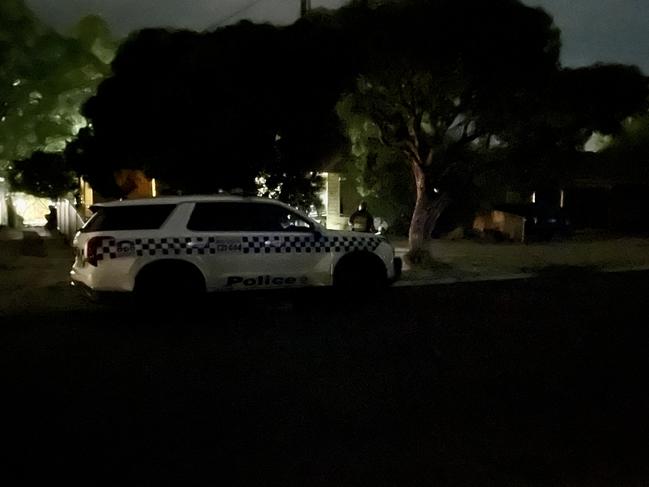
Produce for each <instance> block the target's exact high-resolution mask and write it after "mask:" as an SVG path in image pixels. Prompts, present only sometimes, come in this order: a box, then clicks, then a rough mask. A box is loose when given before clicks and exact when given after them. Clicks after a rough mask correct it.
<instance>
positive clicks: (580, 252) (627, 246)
mask: <svg viewBox="0 0 649 487" xmlns="http://www.w3.org/2000/svg"><path fill="white" fill-rule="evenodd" d="M391 242H392V244H393V245H394V246H395V248H396V252H397V255H398V256H400V257H402V258H403V256H404V255H405V254H406V252H407V251H408V242H407V241H406V240H398V239H392V240H391ZM430 245H431V247H430V249H431V254H432V256H433V262H432V263H431V265H430V266H429V267H428V268H426V269H419V268H418V269H413V268H410V266H409V265H408V263H407V260H406V261H405V263H404V270H403V275H402V279H401V280H400V281H398V282H397V283H396V284H395V285H396V286H413V285H429V284H449V283H456V282H468V281H484V280H503V279H520V278H527V277H533V276H536V275H539V274H542V273H544V272H552V271H579V270H586V271H597V272H623V271H630V270H649V238H639V237H637V238H634V237H621V236H615V235H603V234H592V233H590V234H589V233H582V234H577V235H575V237H574V238H571V239H569V240H564V241H552V242H542V243H532V244H520V243H487V242H481V241H470V240H455V241H452V240H435V241H433V242H431V244H430ZM73 259H74V256H73V250H72V248H71V247H70V246H69V245H68V244H67V243H66V242H65V241H64V240H63V237H61V235H60V234H58V233H55V234H51V233H50V232H48V231H47V230H45V229H44V228H42V227H27V228H24V229H22V230H14V229H10V228H7V227H0V312H2V311H3V310H8V309H13V310H15V309H24V308H29V307H30V306H34V305H35V306H43V305H47V306H48V307H51V308H58V307H61V308H65V307H66V306H67V305H69V304H70V299H77V298H78V299H82V298H81V297H80V296H76V294H75V293H71V292H70V289H69V284H68V274H69V271H70V266H71V264H72V261H73ZM71 295H75V296H76V297H75V298H72V297H71Z"/></svg>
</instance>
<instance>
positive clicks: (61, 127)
mask: <svg viewBox="0 0 649 487" xmlns="http://www.w3.org/2000/svg"><path fill="white" fill-rule="evenodd" d="M74 35H78V36H79V37H78V38H75V37H66V36H63V35H61V34H59V33H58V32H56V31H54V30H53V29H51V28H49V27H48V26H46V25H44V24H43V23H42V22H40V21H39V20H38V19H37V18H36V17H34V15H33V14H32V12H31V11H30V10H29V9H28V8H27V7H26V6H25V4H24V2H23V0H7V1H3V2H2V3H1V4H0V171H2V170H8V169H9V170H10V164H11V161H14V160H21V161H22V164H23V166H24V165H25V164H27V161H32V162H39V163H40V162H44V161H45V160H44V159H43V158H41V157H35V158H30V155H31V154H32V153H33V152H34V151H38V150H40V151H45V152H57V151H59V152H60V151H62V150H63V149H64V148H65V146H66V144H67V142H68V141H69V140H70V139H71V138H72V137H73V136H74V135H76V133H77V132H78V130H79V129H80V128H81V127H83V126H84V125H85V123H86V121H85V119H84V118H83V117H82V115H81V114H80V107H81V104H82V103H83V102H84V101H85V100H86V99H87V98H88V97H89V96H90V95H91V94H92V93H93V92H94V90H95V88H96V86H97V84H98V83H99V81H100V80H101V79H102V78H103V77H104V76H106V74H107V73H108V71H109V65H108V64H107V62H109V61H110V58H111V56H112V54H111V49H113V48H114V46H113V41H112V40H111V39H110V36H109V34H108V30H107V27H106V24H105V23H104V22H103V21H102V20H101V19H99V18H95V17H92V18H86V19H82V20H81V22H80V23H79V25H78V26H77V28H76V29H75V32H74ZM36 172H39V171H36ZM42 173H43V174H45V173H48V171H44V172H42ZM35 190H36V191H38V190H37V189H35Z"/></svg>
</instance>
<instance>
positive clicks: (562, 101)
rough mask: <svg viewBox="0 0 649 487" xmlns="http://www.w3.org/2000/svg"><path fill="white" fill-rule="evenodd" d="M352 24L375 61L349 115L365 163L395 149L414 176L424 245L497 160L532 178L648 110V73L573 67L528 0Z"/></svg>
mask: <svg viewBox="0 0 649 487" xmlns="http://www.w3.org/2000/svg"><path fill="white" fill-rule="evenodd" d="M360 11H363V12H364V13H363V14H362V15H361V14H360V13H359V12H360ZM354 14H355V15H354ZM347 15H348V18H350V19H351V20H352V23H355V24H356V25H357V26H358V30H357V31H359V32H360V35H361V36H362V37H363V38H364V39H365V41H366V42H367V44H368V46H369V47H368V49H369V55H368V56H367V63H366V64H365V65H364V66H363V67H362V70H361V75H360V76H359V78H358V81H357V85H356V88H355V89H354V90H351V91H350V92H349V94H348V95H347V97H346V98H345V99H344V102H343V104H342V105H341V106H339V112H340V113H341V116H342V117H343V119H344V120H345V121H346V125H347V130H348V133H349V134H350V138H351V140H352V142H353V143H354V145H355V147H356V149H355V151H354V152H355V154H356V156H357V157H360V158H361V160H362V161H364V162H361V164H365V165H366V167H368V168H369V165H370V164H376V162H377V161H381V158H379V157H377V155H380V154H385V148H388V149H390V150H391V151H392V152H391V154H392V157H394V158H397V159H398V160H400V161H402V163H405V166H406V167H407V168H408V170H409V171H410V172H411V173H412V176H413V177H412V179H413V182H414V187H415V193H416V202H415V209H414V212H413V216H412V220H411V225H410V241H411V246H413V247H417V246H421V245H423V243H424V242H425V240H426V239H428V238H430V236H431V233H432V231H433V229H434V227H435V224H436V222H437V219H438V218H439V216H440V214H441V213H442V211H443V210H444V208H445V207H446V206H447V205H448V204H449V202H450V201H452V200H453V199H455V200H458V199H466V198H467V196H468V195H470V194H471V187H472V186H475V185H476V184H479V183H478V182H477V181H479V178H477V176H478V175H480V174H488V172H489V171H493V170H494V163H495V162H502V161H503V160H508V161H509V162H510V168H511V169H514V172H515V173H516V174H517V175H518V176H520V174H521V173H525V172H529V169H530V165H531V166H533V164H532V162H533V160H539V158H542V157H543V156H547V155H548V154H552V153H554V152H556V151H559V150H565V149H567V148H570V150H572V151H575V150H578V149H579V145H580V144H581V145H582V146H583V143H584V142H585V141H586V140H587V139H588V137H589V136H590V135H591V134H592V132H593V131H594V130H599V131H602V132H607V133H608V132H612V131H614V130H616V128H617V127H619V125H620V123H621V122H622V120H623V119H624V118H625V117H627V116H629V115H631V114H633V113H636V112H637V111H638V110H641V109H642V107H643V106H644V104H645V102H646V97H647V81H646V79H645V78H644V77H643V76H642V74H641V73H640V72H639V71H638V70H637V69H636V68H631V67H623V66H596V67H592V68H585V69H581V70H565V69H561V67H560V65H559V52H560V36H559V31H558V29H557V28H556V27H555V26H554V24H553V22H552V18H551V17H550V16H549V15H547V13H545V12H544V11H543V10H540V9H535V8H530V7H526V6H524V5H523V4H522V3H520V2H518V1H516V0H499V1H493V2H481V1H477V0H461V1H456V2H445V1H436V2H433V1H422V0H419V1H417V0H411V1H404V2H390V3H384V4H379V5H378V6H377V7H376V8H368V7H367V5H366V4H365V3H364V2H361V3H360V4H357V5H352V6H350V7H349V8H348V13H347ZM514 154H516V156H515V157H514V156H513V155H514ZM550 160H552V158H548V157H546V158H545V159H544V165H543V170H544V171H545V172H546V173H553V168H552V165H551V164H550V165H548V162H549V161H550ZM512 161H515V163H514V164H512ZM385 162H388V161H387V160H386V161H385ZM564 162H565V160H564ZM389 163H390V164H391V166H390V167H392V168H394V169H396V168H397V166H396V165H395V164H394V161H389ZM381 167H383V166H381ZM381 167H379V168H377V170H382V169H381ZM501 170H502V169H501ZM402 175H403V169H398V173H396V174H395V177H402ZM537 175H538V174H537Z"/></svg>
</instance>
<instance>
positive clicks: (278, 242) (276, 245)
mask: <svg viewBox="0 0 649 487" xmlns="http://www.w3.org/2000/svg"><path fill="white" fill-rule="evenodd" d="M264 245H265V246H266V247H273V248H276V249H278V248H280V247H282V246H284V242H282V241H281V240H266V241H265V242H264Z"/></svg>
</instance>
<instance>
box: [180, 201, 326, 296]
mask: <svg viewBox="0 0 649 487" xmlns="http://www.w3.org/2000/svg"><path fill="white" fill-rule="evenodd" d="M188 230H190V231H191V232H193V237H195V239H196V240H197V241H198V239H200V241H199V243H198V244H197V245H198V246H202V247H203V248H202V255H201V256H200V258H201V260H202V262H203V267H204V268H205V269H206V270H207V271H206V274H207V275H206V281H207V285H208V289H260V288H279V287H294V286H308V285H317V284H325V283H327V280H328V279H329V277H328V276H329V274H330V272H329V263H330V252H328V251H327V249H326V248H325V246H324V245H321V242H320V239H321V237H320V235H319V233H318V232H317V229H316V228H315V226H314V225H313V223H312V222H310V221H309V220H308V219H306V218H305V217H303V216H302V215H300V214H299V213H297V212H294V211H293V210H291V209H290V208H287V207H285V206H284V205H281V204H277V203H273V202H271V201H269V202H268V203H266V202H260V201H255V200H252V201H243V202H238V201H224V202H199V203H196V205H195V207H194V210H193V212H192V215H191V217H190V219H189V222H188Z"/></svg>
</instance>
